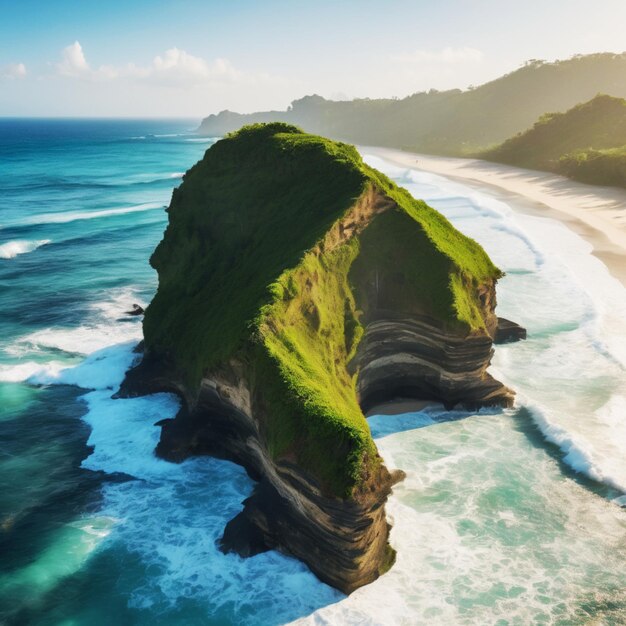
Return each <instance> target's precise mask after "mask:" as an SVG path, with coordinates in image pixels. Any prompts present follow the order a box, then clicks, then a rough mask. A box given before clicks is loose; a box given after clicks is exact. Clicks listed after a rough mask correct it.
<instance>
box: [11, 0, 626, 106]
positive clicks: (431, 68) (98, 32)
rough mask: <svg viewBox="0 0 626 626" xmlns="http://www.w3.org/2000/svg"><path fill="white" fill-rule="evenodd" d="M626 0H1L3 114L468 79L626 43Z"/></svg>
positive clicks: (379, 91) (421, 86) (478, 80)
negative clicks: (532, 60)
mask: <svg viewBox="0 0 626 626" xmlns="http://www.w3.org/2000/svg"><path fill="white" fill-rule="evenodd" d="M625 24H626V0H592V1H590V0H541V1H539V0H524V1H523V2H522V1H520V0H514V1H513V0H437V1H434V0H412V1H406V0H334V1H329V0H314V1H310V0H309V1H303V0H289V1H285V0H264V1H262V0H257V1H252V0H222V1H219V2H218V1H212V0H170V1H169V2H166V1H162V0H125V1H119V0H107V1H102V0H98V1H93V0H81V1H76V0H39V1H37V0H19V1H18V2H16V1H15V0H10V1H9V0H0V116H42V117H46V116H50V117H55V116H62V117H75V116H81V117H83V116H84V117H192V118H200V117H203V116H205V115H208V114H209V113H216V112H218V111H221V110H223V109H230V110H233V111H239V112H251V111H258V110H266V109H284V108H286V107H287V106H288V105H289V103H290V102H291V101H292V100H294V99H296V98H300V97H302V96H304V95H309V94H314V93H317V94H319V95H321V96H324V97H326V98H332V99H349V98H365V97H369V98H381V97H399V98H402V97H404V96H407V95H409V94H411V93H415V92H418V91H424V90H428V89H440V90H441V89H448V88H461V89H465V88H467V87H468V86H470V85H474V86H476V85H480V84H482V83H484V82H487V81H489V80H492V79H494V78H497V77H498V76H500V75H502V74H504V73H507V72H510V71H513V70H515V69H516V68H518V67H520V66H521V65H522V64H523V63H524V62H525V61H527V60H529V59H545V60H549V61H553V60H556V59H566V58H569V57H571V56H572V55H574V54H588V53H593V52H624V51H626V34H625V32H626V31H625V30H624V25H625Z"/></svg>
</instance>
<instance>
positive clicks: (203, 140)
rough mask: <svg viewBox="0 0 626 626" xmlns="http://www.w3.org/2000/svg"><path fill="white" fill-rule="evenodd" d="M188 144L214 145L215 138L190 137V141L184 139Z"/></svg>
mask: <svg viewBox="0 0 626 626" xmlns="http://www.w3.org/2000/svg"><path fill="white" fill-rule="evenodd" d="M185 141H188V142H189V143H215V142H216V141H217V138H216V137H192V138H191V139H185Z"/></svg>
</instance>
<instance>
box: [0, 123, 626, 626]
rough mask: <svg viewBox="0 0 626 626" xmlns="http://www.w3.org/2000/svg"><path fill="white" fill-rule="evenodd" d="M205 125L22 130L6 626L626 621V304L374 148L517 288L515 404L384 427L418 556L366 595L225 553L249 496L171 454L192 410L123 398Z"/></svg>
mask: <svg viewBox="0 0 626 626" xmlns="http://www.w3.org/2000/svg"><path fill="white" fill-rule="evenodd" d="M196 125H197V121H195V120H177V121H171V120H169V121H168V120H163V121H146V120H118V121H111V120H26V119H21V120H15V119H0V624H42V625H44V624H45V625H66V626H70V625H72V626H92V625H96V626H98V625H107V626H108V625H118V624H120V625H122V624H129V625H130V624H150V625H151V626H152V625H155V624H172V625H188V624H254V625H266V624H267V625H278V624H285V623H289V622H293V621H295V622H297V623H301V624H328V625H333V626H334V625H338V624H371V625H374V624H406V625H413V624H429V625H432V624H435V625H438V624H445V625H448V624H452V625H454V624H472V625H475V626H479V625H480V626H482V625H484V624H494V625H495V624H497V625H498V626H504V625H527V624H562V625H566V624H567V625H569V624H591V623H593V624H609V625H610V624H626V591H625V590H626V567H625V565H624V563H626V509H624V508H622V506H623V505H625V504H626V496H625V495H624V494H625V493H626V322H625V321H624V320H626V290H624V288H623V287H622V285H621V284H620V283H619V282H618V281H616V280H615V279H614V278H613V277H612V276H611V275H610V274H609V272H608V270H607V268H606V267H605V266H604V265H603V264H602V263H601V262H600V261H599V260H598V259H597V258H596V257H594V256H592V254H591V248H590V246H589V245H588V244H586V243H585V242H584V241H583V240H582V239H580V238H579V237H578V236H577V235H576V234H574V233H573V232H572V231H570V230H568V229H567V228H566V227H565V226H563V225H562V224H560V223H557V222H555V221H553V220H550V219H544V218H540V217H532V216H528V215H525V214H523V213H521V212H519V211H518V210H517V208H516V207H515V206H514V205H513V204H512V203H511V202H512V201H509V202H508V201H505V200H503V199H501V198H496V197H494V196H493V195H491V194H490V192H489V191H485V192H478V191H476V190H472V189H469V188H467V187H464V186H463V185H461V184H459V183H456V182H452V181H450V180H446V179H445V178H442V177H439V176H435V175H432V174H427V173H420V172H411V171H407V170H403V169H401V168H398V167H395V166H392V165H390V164H389V163H387V162H385V161H382V160H380V159H377V158H376V157H373V156H368V155H367V151H366V150H365V152H364V156H365V158H366V159H367V160H368V162H370V163H371V164H372V165H374V166H375V167H378V168H380V169H381V170H382V171H384V172H386V173H387V174H388V175H390V176H391V177H392V178H394V179H395V180H396V181H397V182H398V183H399V184H402V185H404V186H406V187H407V188H408V189H409V191H411V193H413V194H414V195H415V196H417V197H422V198H425V199H426V200H427V201H428V202H429V203H430V204H432V205H433V206H434V207H435V208H437V209H439V210H440V211H442V212H443V213H444V214H445V215H446V216H447V217H448V218H449V219H450V220H452V221H453V223H454V224H455V225H456V226H457V227H458V228H460V229H461V230H463V231H464V232H466V233H468V234H469V235H470V236H472V237H474V238H475V239H477V240H478V241H479V242H480V243H481V244H482V245H483V246H485V248H486V249H487V251H488V252H489V254H490V255H491V256H492V258H493V259H494V261H495V262H496V263H497V264H498V265H499V266H500V267H501V268H503V269H504V270H505V271H506V277H505V278H504V279H503V280H502V281H501V282H500V285H499V289H498V297H499V303H500V304H499V312H500V314H501V315H504V316H505V317H508V318H511V319H514V320H516V321H519V322H520V323H522V324H523V325H524V326H526V327H527V328H528V330H529V339H528V340H527V341H526V342H524V343H520V344H512V345H507V346H502V347H499V348H498V349H497V350H496V355H495V358H494V363H493V366H492V372H493V373H494V374H495V375H496V376H498V377H499V378H500V379H502V380H504V381H505V382H507V383H508V384H509V385H511V386H512V387H514V388H515V389H516V390H517V391H518V405H517V407H516V408H515V409H512V410H508V411H486V412H481V413H479V414H477V415H469V414H466V413H460V412H453V413H449V412H448V413H446V412H445V411H443V409H442V408H441V407H431V408H429V409H427V410H425V411H422V412H418V413H409V414H405V415H401V416H375V417H372V418H371V419H370V424H371V427H372V430H373V433H374V435H375V437H376V439H377V443H378V446H379V449H380V451H381V454H382V455H383V457H384V458H385V460H386V463H387V465H388V466H389V467H393V468H396V467H398V468H401V469H403V470H405V472H406V473H407V479H406V480H405V481H404V482H403V483H402V484H400V485H399V486H398V487H397V488H396V489H395V491H394V495H393V496H392V497H391V499H390V501H389V504H388V508H387V510H388V514H389V517H390V521H391V522H392V524H393V530H392V534H391V542H392V544H393V545H394V547H395V548H396V549H397V551H398V561H397V563H396V565H395V566H394V568H393V569H392V570H391V571H390V572H389V573H388V574H387V575H385V576H383V577H382V578H381V579H379V580H378V581H376V582H375V583H373V584H371V585H368V586H367V587H364V588H362V589H360V590H358V591H357V592H355V593H353V594H352V595H351V596H350V597H345V596H343V595H342V594H340V593H339V592H337V591H335V590H333V589H331V588H329V587H328V586H326V585H324V584H322V583H320V582H319V581H318V580H317V579H316V578H315V577H314V576H313V575H312V574H311V573H310V572H309V571H308V570H307V568H306V567H305V566H304V565H303V564H301V563H299V562H298V561H296V560H294V559H291V558H289V557H286V556H284V555H280V554H278V553H275V552H269V553H266V554H262V555H258V556H256V557H254V558H252V559H241V558H239V557H237V556H235V555H223V554H221V553H220V552H219V551H218V549H217V547H216V540H217V539H218V538H219V537H220V535H221V532H222V530H223V528H224V526H225V524H226V523H227V522H228V521H229V520H230V519H231V518H232V517H234V516H235V515H236V514H237V512H238V511H239V510H240V509H241V502H242V500H244V499H245V498H246V497H247V495H248V494H249V493H250V491H251V489H252V483H251V481H250V479H249V478H248V477H247V476H246V474H245V472H244V471H243V470H242V469H241V468H239V467H238V466H235V465H233V464H231V463H228V462H224V461H218V460H215V459H210V458H199V459H190V460H188V461H186V462H184V463H182V464H179V465H174V464H170V463H167V462H165V461H162V460H159V459H157V458H156V457H155V456H154V447H155V445H156V442H157V441H158V437H159V429H158V428H157V427H155V426H154V423H155V422H157V421H158V420H160V419H163V418H164V417H170V416H172V415H174V414H175V412H176V410H177V401H176V400H175V399H174V398H173V397H170V396H168V395H165V394H160V395H157V396H151V397H148V398H138V399H131V400H113V399H111V395H112V394H113V393H114V392H115V390H116V388H117V386H118V385H119V383H120V382H121V380H122V378H123V375H124V372H125V370H126V369H127V368H128V367H129V366H130V365H131V364H132V362H133V360H134V359H135V358H136V355H135V354H134V353H133V347H134V346H135V345H136V343H137V341H138V340H139V339H140V338H141V320H140V319H139V318H137V317H133V316H129V315H128V314H127V311H129V310H130V309H131V307H132V305H133V304H134V303H138V304H140V305H145V304H147V303H148V302H149V301H150V299H151V297H152V295H153V293H154V291H155V288H156V275H155V272H154V271H153V270H152V269H151V268H150V266H149V262H148V260H149V257H150V254H151V252H152V250H153V249H154V247H155V246H156V244H157V243H158V242H159V240H160V239H161V236H162V233H163V230H164V228H165V226H166V223H167V214H166V212H165V210H164V209H165V207H166V206H167V204H168V203H169V199H170V196H171V192H172V189H173V188H174V187H175V186H177V185H178V184H180V182H181V178H182V175H183V172H184V171H185V170H186V169H188V168H189V167H190V166H191V165H193V164H194V163H195V162H196V161H197V160H198V159H199V158H201V156H202V154H203V152H204V150H205V149H206V148H208V147H209V146H210V144H211V143H212V142H213V141H214V140H212V139H209V138H201V137H198V136H196V135H195V134H194V129H195V127H196ZM507 202H508V203H507Z"/></svg>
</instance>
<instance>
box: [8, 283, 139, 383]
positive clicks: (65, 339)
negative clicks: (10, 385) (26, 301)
mask: <svg viewBox="0 0 626 626" xmlns="http://www.w3.org/2000/svg"><path fill="white" fill-rule="evenodd" d="M134 303H137V304H139V305H141V306H144V302H143V301H142V299H141V298H140V297H139V296H138V294H137V292H136V290H135V289H132V288H121V289H116V290H113V291H110V292H108V293H106V294H102V299H101V300H98V301H96V302H94V303H93V304H92V305H91V307H90V308H91V311H90V313H89V314H88V315H87V317H86V318H85V320H84V322H83V324H81V325H80V326H74V327H69V328H62V327H55V328H45V329H43V330H38V331H35V332H33V333H29V334H28V335H24V336H22V337H19V338H18V339H16V340H15V341H14V342H13V343H12V344H10V345H9V346H8V347H6V348H5V352H6V353H7V354H9V355H10V356H13V357H20V358H28V357H29V356H30V357H32V356H37V357H38V360H40V357H41V354H42V353H43V352H47V351H48V352H49V351H51V350H52V351H61V352H66V353H68V354H70V355H83V356H86V355H88V354H91V353H93V352H95V351H97V350H102V349H104V348H106V347H108V346H112V345H117V344H122V343H127V342H135V343H137V342H138V341H139V340H140V339H141V336H142V335H141V320H140V318H138V317H128V316H126V311H128V310H129V309H130V307H131V305H132V304H134ZM121 318H124V320H125V321H124V322H120V319H121ZM20 367H21V366H17V368H13V369H14V371H15V372H16V374H15V375H16V376H17V375H18V374H17V372H19V371H21V370H20ZM24 371H26V370H24ZM26 378H28V376H26V377H24V378H22V379H19V378H17V379H16V380H26Z"/></svg>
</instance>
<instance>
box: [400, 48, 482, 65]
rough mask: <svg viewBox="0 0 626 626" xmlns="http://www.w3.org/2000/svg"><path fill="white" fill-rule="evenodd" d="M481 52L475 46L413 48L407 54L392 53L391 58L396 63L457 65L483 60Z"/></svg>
mask: <svg viewBox="0 0 626 626" xmlns="http://www.w3.org/2000/svg"><path fill="white" fill-rule="evenodd" d="M483 57H484V55H483V53H482V52H481V51H480V50H477V49H476V48H468V47H465V48H450V47H447V48H444V49H443V50H439V51H432V50H415V51H414V52H410V53H408V54H398V55H392V56H391V60H392V61H396V62H397V63H412V64H435V63H436V64H439V63H442V64H445V65H457V64H461V63H479V62H480V61H482V60H483Z"/></svg>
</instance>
